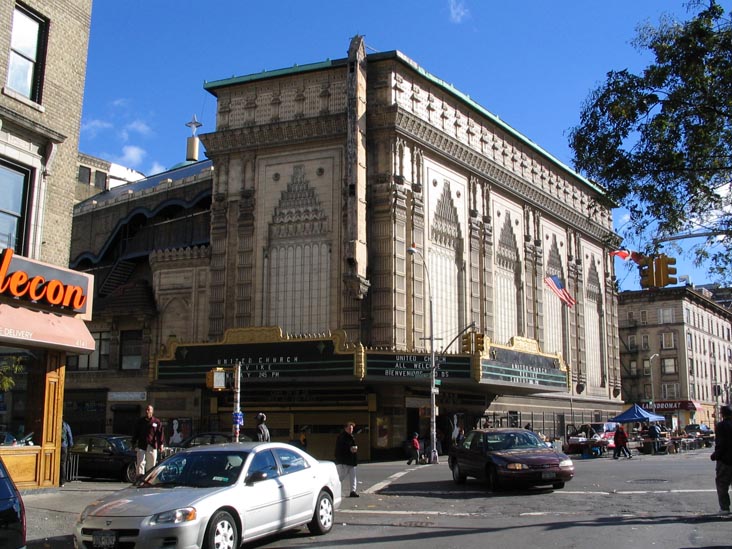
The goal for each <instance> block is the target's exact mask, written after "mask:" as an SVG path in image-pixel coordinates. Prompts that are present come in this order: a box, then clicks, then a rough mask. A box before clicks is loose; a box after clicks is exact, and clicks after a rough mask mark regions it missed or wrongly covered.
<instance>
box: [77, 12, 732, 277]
mask: <svg viewBox="0 0 732 549" xmlns="http://www.w3.org/2000/svg"><path fill="white" fill-rule="evenodd" d="M720 3H721V4H722V5H724V6H725V8H726V9H729V8H730V6H729V4H730V3H732V0H722V1H721V2H720ZM663 14H666V15H668V16H672V17H677V18H680V19H682V20H685V19H687V18H688V17H689V12H688V11H687V9H686V0H613V1H610V2H608V1H594V0H559V1H554V2H550V1H547V0H524V1H523V2H505V1H498V0H404V1H398V0H369V1H368V2H355V1H349V0H320V1H318V0H311V1H302V0H300V1H295V0H292V1H280V2H246V1H244V0H212V1H209V2H201V1H198V0H152V1H151V0H125V1H124V2H119V1H114V0H94V4H93V11H92V26H91V36H90V42H89V57H88V63H87V79H86V90H85V96H84V112H83V118H82V126H81V142H80V150H81V151H82V152H84V153H87V154H91V155H94V156H98V157H101V158H105V159H107V160H111V161H113V162H117V163H120V164H123V165H125V166H128V167H130V168H134V169H136V170H139V171H141V172H143V173H145V174H147V175H152V174H153V173H157V172H159V171H162V170H164V169H167V168H169V167H171V166H173V165H174V164H176V163H178V162H180V161H182V160H185V140H186V137H188V136H189V135H190V129H189V128H187V127H186V126H185V123H186V122H188V121H189V120H191V118H192V117H193V115H194V114H195V115H196V117H197V118H198V120H199V121H200V122H202V123H203V127H201V128H200V129H199V133H205V132H211V131H214V130H215V115H216V101H215V98H214V97H213V96H212V95H210V94H209V93H208V92H206V91H204V89H203V84H204V82H206V81H212V80H220V79H224V78H229V77H231V76H241V75H245V74H252V73H256V72H260V71H262V70H273V69H279V68H284V67H290V66H292V65H295V64H305V63H312V62H317V61H322V60H325V59H328V58H330V59H338V58H342V57H345V56H346V51H347V48H348V44H349V41H350V38H351V37H352V36H354V35H356V34H361V35H364V37H365V42H366V45H367V48H368V51H369V52H373V51H391V50H400V51H402V52H403V53H404V54H405V55H407V56H408V57H410V58H411V59H413V60H414V61H416V62H417V63H418V64H420V65H421V66H422V67H423V68H424V69H425V70H427V71H429V72H430V73H432V74H434V75H435V76H437V77H439V78H441V79H442V80H444V81H446V82H449V83H451V84H452V85H454V86H455V87H456V88H457V89H459V90H460V91H462V92H463V93H466V94H468V95H470V96H471V98H472V99H473V100H475V101H476V102H478V103H479V104H481V105H482V106H484V107H485V108H486V109H487V110H489V111H490V112H492V113H493V114H495V115H497V116H499V117H500V118H501V119H502V120H504V121H505V122H506V123H508V124H510V125H511V126H513V127H514V128H515V129H517V130H518V131H520V132H521V133H523V134H524V135H526V136H527V137H528V138H529V139H531V140H532V141H534V142H535V143H537V144H538V145H539V146H541V147H542V148H544V149H545V150H547V151H548V152H550V153H551V154H552V155H554V156H555V157H556V158H558V159H559V160H561V161H562V162H564V163H565V164H567V165H569V166H571V165H572V155H571V151H570V149H569V146H568V130H569V129H570V128H571V127H572V126H574V125H576V124H577V122H578V120H579V111H580V107H581V105H582V102H583V101H584V100H585V98H586V97H587V95H588V93H589V91H590V90H591V89H592V88H594V87H596V86H597V85H599V84H600V83H601V82H602V81H603V80H604V78H605V74H606V73H607V71H609V70H614V69H624V68H628V69H630V70H631V71H639V70H641V69H642V68H643V67H644V66H646V65H647V64H648V62H650V60H651V58H650V56H649V54H648V53H647V52H639V51H637V50H636V49H635V48H634V47H633V46H632V45H631V40H632V39H633V37H634V36H635V29H636V27H637V26H638V25H639V24H642V23H650V24H652V25H654V26H655V25H656V24H657V23H658V21H659V18H660V17H661V16H662V15H663ZM622 223H623V219H622V212H618V214H617V215H616V229H620V228H621V226H622ZM669 255H675V256H677V257H678V258H679V262H678V267H677V268H678V272H679V274H687V275H689V276H690V278H691V281H692V282H694V283H695V284H703V283H706V282H707V281H708V277H707V276H706V272H705V269H695V268H693V267H692V266H691V262H690V261H689V259H690V257H687V256H685V255H682V254H681V252H679V251H675V252H673V253H672V252H671V251H670V250H669ZM616 270H617V276H618V279H619V280H620V283H621V287H622V288H623V289H638V275H637V272H636V270H635V269H628V268H626V264H623V263H622V262H618V263H617V264H616Z"/></svg>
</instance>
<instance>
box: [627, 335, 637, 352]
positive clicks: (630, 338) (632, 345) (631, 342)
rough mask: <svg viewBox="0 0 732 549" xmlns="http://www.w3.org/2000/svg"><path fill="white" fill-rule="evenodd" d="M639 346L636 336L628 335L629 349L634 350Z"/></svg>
mask: <svg viewBox="0 0 732 549" xmlns="http://www.w3.org/2000/svg"><path fill="white" fill-rule="evenodd" d="M636 347H637V343H636V342H635V336H634V335H629V336H628V349H630V350H633V349H635V348H636Z"/></svg>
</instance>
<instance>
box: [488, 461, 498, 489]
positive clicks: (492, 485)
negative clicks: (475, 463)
mask: <svg viewBox="0 0 732 549" xmlns="http://www.w3.org/2000/svg"><path fill="white" fill-rule="evenodd" d="M485 481H486V484H487V485H488V489H489V490H490V491H491V492H497V491H498V473H497V472H496V468H495V467H493V466H492V465H489V466H488V469H487V470H486V472H485Z"/></svg>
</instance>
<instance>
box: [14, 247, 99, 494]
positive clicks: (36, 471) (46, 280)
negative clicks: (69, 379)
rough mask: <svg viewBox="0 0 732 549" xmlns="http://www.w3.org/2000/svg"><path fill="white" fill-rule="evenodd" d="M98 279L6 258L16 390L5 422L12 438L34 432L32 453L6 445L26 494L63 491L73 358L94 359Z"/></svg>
mask: <svg viewBox="0 0 732 549" xmlns="http://www.w3.org/2000/svg"><path fill="white" fill-rule="evenodd" d="M92 289H93V277H92V276H91V275H87V274H83V273H78V272H76V271H72V270H69V269H63V268H59V267H56V266H53V265H49V264H46V263H41V262H38V261H34V260H31V259H27V258H25V257H22V256H18V255H15V254H14V252H13V250H10V249H6V250H4V251H3V252H2V254H1V255H0V361H1V362H2V364H3V366H4V368H5V371H7V372H10V377H11V378H12V381H13V386H12V388H11V389H10V390H7V391H5V392H4V393H3V407H2V409H0V422H1V423H2V424H3V425H4V426H5V431H6V432H7V433H9V435H10V437H13V438H15V439H19V438H20V437H21V436H27V435H29V434H30V433H33V436H32V441H33V445H32V446H18V445H12V444H13V443H12V438H10V437H9V438H8V439H7V440H8V441H10V445H7V446H0V456H2V459H3V461H4V462H5V464H6V466H7V467H8V470H9V471H10V474H11V476H12V477H13V480H14V481H15V483H16V484H17V485H18V486H19V487H20V488H35V487H43V486H54V485H57V484H58V473H59V457H60V433H61V421H62V412H63V399H64V378H65V359H66V353H67V352H73V353H77V354H78V353H82V354H88V353H91V352H93V351H94V339H93V338H92V336H91V334H90V333H89V330H88V329H87V328H86V325H85V324H84V320H88V319H90V318H91V310H92V303H91V296H92Z"/></svg>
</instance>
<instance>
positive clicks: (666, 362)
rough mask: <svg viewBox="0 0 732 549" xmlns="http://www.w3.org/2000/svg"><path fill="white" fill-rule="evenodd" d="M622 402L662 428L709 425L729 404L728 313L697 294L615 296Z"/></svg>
mask: <svg viewBox="0 0 732 549" xmlns="http://www.w3.org/2000/svg"><path fill="white" fill-rule="evenodd" d="M618 308H619V324H620V331H619V333H620V344H621V346H620V360H621V364H622V377H623V398H624V400H625V401H627V402H633V403H637V404H639V405H642V406H644V407H645V408H646V409H649V410H653V409H655V412H656V413H657V414H661V415H664V416H666V423H667V425H669V426H676V427H677V428H683V427H684V426H686V425H688V424H691V423H705V424H706V425H708V426H713V425H714V423H715V417H716V412H717V410H718V408H719V406H720V404H726V403H728V402H729V401H730V388H731V385H730V381H732V312H730V310H729V309H728V308H727V307H724V306H722V305H720V304H719V303H717V302H716V301H715V300H714V296H713V294H712V293H711V292H710V291H709V290H708V289H705V288H701V287H700V288H695V287H693V286H683V287H676V288H659V289H654V290H644V291H634V292H621V293H620V294H619V295H618Z"/></svg>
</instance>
